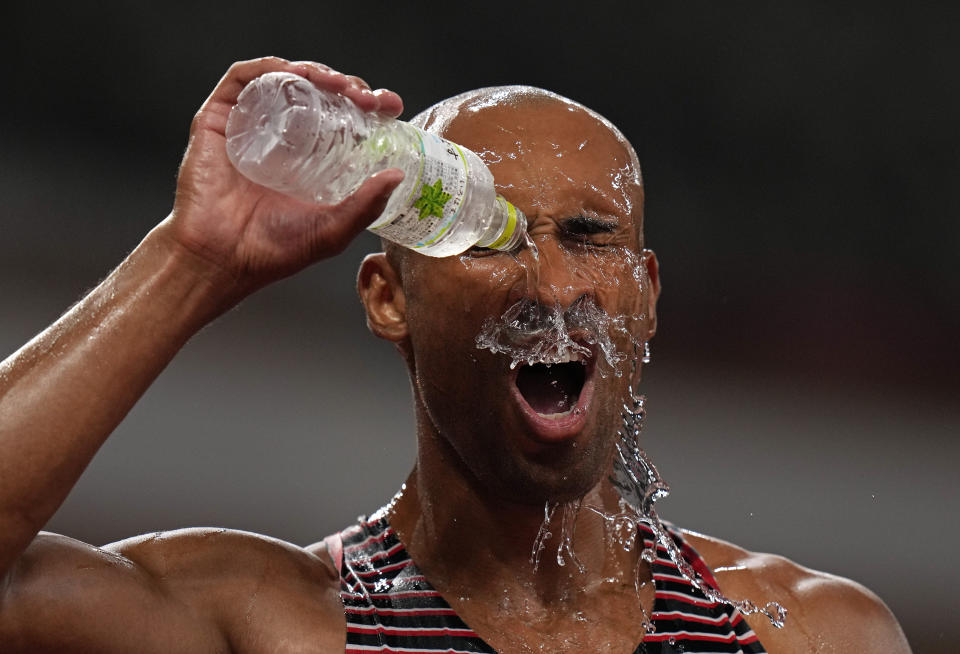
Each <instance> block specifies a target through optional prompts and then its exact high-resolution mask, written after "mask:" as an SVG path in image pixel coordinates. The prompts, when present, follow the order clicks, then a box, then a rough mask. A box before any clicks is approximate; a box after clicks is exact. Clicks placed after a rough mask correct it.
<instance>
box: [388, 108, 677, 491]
mask: <svg viewBox="0 0 960 654" xmlns="http://www.w3.org/2000/svg"><path fill="white" fill-rule="evenodd" d="M458 113H459V114H460V115H461V117H460V118H457V119H455V120H454V121H453V122H452V123H451V124H450V125H449V126H448V127H447V129H446V132H445V134H444V135H445V136H446V137H447V138H450V139H451V140H453V141H455V142H458V143H461V144H463V145H466V146H467V147H469V148H472V149H474V150H475V151H477V152H479V153H481V155H482V157H483V158H484V160H485V162H486V163H487V164H488V165H489V167H490V169H491V171H492V172H493V174H494V179H495V180H497V185H498V191H499V192H500V193H502V194H504V195H505V197H507V199H509V200H510V201H511V202H513V203H514V204H515V205H516V206H517V207H518V208H520V209H521V210H522V211H523V212H524V213H525V214H526V215H527V219H528V223H529V233H530V234H531V236H532V237H533V240H534V241H535V243H536V246H537V249H538V250H539V261H535V260H534V258H533V256H532V254H531V252H530V251H529V250H526V251H523V252H521V253H520V254H519V256H518V259H519V263H518V261H516V260H514V259H513V258H512V257H511V256H510V255H508V254H504V253H497V252H492V251H489V250H488V251H485V252H476V251H474V252H472V253H468V255H467V256H465V257H449V258H445V259H439V260H438V259H431V258H428V257H422V256H405V257H403V259H402V261H403V263H402V267H401V271H400V274H399V278H400V279H401V281H402V285H401V289H400V290H399V291H398V292H400V293H403V294H404V296H405V300H406V302H405V307H406V312H405V320H406V325H407V335H406V336H407V340H406V342H405V343H404V344H403V347H404V348H405V350H406V351H407V353H408V357H407V358H408V361H409V362H410V364H411V368H412V377H413V381H414V389H415V397H416V403H417V408H418V418H419V422H418V424H419V428H420V434H419V438H420V440H419V445H420V448H421V452H422V454H421V460H422V458H423V457H425V456H428V455H429V454H430V452H431V450H432V449H433V448H434V446H436V447H439V448H443V449H445V448H447V447H449V448H450V449H452V451H454V452H456V458H457V459H459V461H461V462H462V463H463V465H464V467H465V471H468V472H467V476H468V477H469V478H470V480H471V483H473V484H475V486H476V490H477V491H478V492H480V493H487V492H491V491H492V492H495V493H497V494H498V495H500V496H501V498H502V499H505V500H507V501H511V502H520V503H529V504H535V505H542V503H543V502H544V501H545V500H547V499H550V500H565V499H571V498H574V497H579V496H582V495H583V494H584V493H586V492H587V491H588V490H589V489H591V488H592V487H593V486H594V485H596V483H597V482H598V481H599V479H600V477H601V475H602V474H603V473H604V472H605V471H606V470H607V469H608V465H609V462H610V459H611V456H612V452H613V442H614V436H615V434H616V432H617V429H618V427H619V403H620V401H621V398H623V397H624V393H625V388H626V386H625V384H626V382H627V378H628V376H623V377H620V378H618V377H617V376H616V375H614V374H612V371H611V370H610V369H609V366H608V365H607V364H606V363H604V362H597V363H596V365H591V366H589V368H588V369H589V370H590V371H591V372H592V374H590V375H589V379H588V386H591V387H592V392H591V393H590V396H591V397H590V401H589V403H587V405H586V406H584V407H583V408H584V412H583V414H582V417H581V419H580V420H579V421H578V422H577V423H576V424H573V425H569V426H567V428H566V429H561V430H559V431H557V430H551V429H550V425H545V426H543V427H542V428H538V427H540V425H538V424H536V422H533V423H532V422H531V420H530V413H531V412H530V411H529V410H528V409H527V410H525V407H524V406H523V405H524V404H525V403H523V402H522V401H519V398H518V397H517V393H516V392H515V389H514V377H515V375H516V372H515V371H512V370H510V368H509V364H510V358H509V357H507V356H504V355H494V354H492V353H490V352H488V351H482V350H478V349H477V347H476V344H475V338H476V336H477V334H478V333H479V332H480V329H481V325H482V323H483V321H484V320H485V319H487V318H489V317H491V316H494V317H497V316H500V315H501V314H502V313H503V312H504V311H505V310H506V309H507V308H508V307H510V306H511V305H513V304H514V303H515V302H517V301H518V300H519V299H521V298H527V299H530V300H533V301H536V302H538V303H541V304H543V305H545V306H554V305H556V306H558V307H559V308H560V309H567V308H569V307H570V306H571V305H572V304H573V303H575V302H577V301H578V300H581V299H582V298H589V299H592V300H593V301H595V302H596V304H597V305H598V306H599V307H601V308H602V309H604V310H605V311H606V312H607V313H608V314H610V315H612V316H637V315H640V314H644V319H643V320H634V319H631V320H630V321H629V322H630V328H631V331H632V332H633V333H634V335H635V337H636V338H639V339H643V340H646V339H649V338H650V337H652V335H653V331H654V317H655V304H656V297H657V292H658V288H659V281H658V279H657V267H656V259H655V257H654V255H653V254H652V253H651V252H646V253H644V255H643V256H644V260H643V263H642V264H641V263H640V257H641V255H640V251H641V244H640V241H639V238H640V237H639V234H640V229H639V224H640V221H641V220H642V204H643V198H642V193H643V191H642V187H641V185H640V180H639V170H637V169H636V168H635V167H634V165H633V162H632V161H631V156H630V153H629V152H628V151H626V150H625V148H624V144H623V143H622V142H620V141H618V140H617V139H616V138H615V137H614V135H613V134H611V133H610V131H609V130H608V129H607V128H606V126H604V125H603V124H601V123H599V122H598V121H597V119H596V118H595V117H593V116H591V115H589V114H588V113H586V112H585V111H584V110H582V109H579V108H578V107H575V106H573V105H568V104H563V103H561V102H559V101H553V100H550V101H546V100H542V99H540V100H536V101H534V102H533V103H532V104H529V103H524V104H522V105H521V106H518V107H512V106H507V107H503V106H494V107H487V108H484V109H480V110H477V111H471V110H469V109H468V108H462V107H461V108H459V110H458ZM521 264H522V265H521ZM631 264H632V265H631ZM643 264H645V266H644V267H643V268H642V272H643V277H642V278H643V284H642V285H641V283H639V282H638V281H637V280H636V279H635V278H634V275H635V274H636V273H635V270H634V268H639V267H640V266H642V265H643ZM531 276H532V277H533V278H537V277H538V278H539V279H538V280H536V279H531ZM440 316H442V318H440V319H438V317H440ZM616 344H617V346H618V349H619V350H620V351H623V352H632V345H631V344H630V343H629V341H628V339H626V338H625V337H623V335H620V336H619V337H618V339H617V343H616ZM596 358H597V357H594V359H596ZM622 368H623V369H626V370H627V371H628V372H629V368H628V366H626V365H622ZM601 372H602V373H604V374H601ZM554 422H560V421H554Z"/></svg>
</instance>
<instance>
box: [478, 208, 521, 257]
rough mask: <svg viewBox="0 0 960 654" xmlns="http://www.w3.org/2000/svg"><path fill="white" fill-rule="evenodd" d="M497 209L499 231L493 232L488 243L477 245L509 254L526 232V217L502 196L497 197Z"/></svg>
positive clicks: (481, 242)
mask: <svg viewBox="0 0 960 654" xmlns="http://www.w3.org/2000/svg"><path fill="white" fill-rule="evenodd" d="M497 209H498V210H499V211H498V214H499V218H500V222H501V225H502V227H501V229H500V230H499V231H497V232H495V234H494V236H493V238H492V240H491V241H490V242H489V243H485V242H483V241H482V240H481V241H480V242H478V243H477V245H479V246H481V247H485V248H490V249H492V250H504V251H507V252H509V251H510V250H513V249H514V248H516V247H517V246H518V245H520V242H521V241H522V240H523V235H524V234H526V232H527V217H526V216H524V215H523V212H522V211H520V210H519V209H517V208H516V207H515V206H513V205H512V204H510V203H509V202H508V201H507V200H506V198H504V197H503V196H502V195H498V196H497Z"/></svg>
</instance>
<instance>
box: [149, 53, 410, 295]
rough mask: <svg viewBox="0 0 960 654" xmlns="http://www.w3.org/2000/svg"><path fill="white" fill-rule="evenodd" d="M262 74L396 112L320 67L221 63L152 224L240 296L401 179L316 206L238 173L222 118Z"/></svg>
mask: <svg viewBox="0 0 960 654" xmlns="http://www.w3.org/2000/svg"><path fill="white" fill-rule="evenodd" d="M271 71H285V72H291V73H295V74H297V75H301V76H303V77H305V78H306V79H308V80H310V81H311V82H313V84H315V85H316V86H317V87H318V88H321V89H326V90H330V91H335V92H338V93H341V94H343V95H344V96H346V97H348V98H350V99H351V100H352V101H353V102H354V104H356V105H357V106H358V107H359V108H361V109H363V110H364V111H370V112H380V113H382V114H385V115H389V116H393V117H396V116H398V115H399V114H400V112H401V111H402V110H403V103H402V101H401V100H400V97H399V96H398V95H397V94H396V93H393V92H392V91H387V90H384V89H380V90H377V91H371V90H370V87H369V86H367V84H366V82H364V81H363V80H361V79H360V78H358V77H353V76H348V75H343V74H342V73H338V72H336V71H334V70H331V69H330V68H328V67H327V66H324V65H322V64H317V63H312V62H289V61H286V60H284V59H279V58H276V57H267V58H263V59H254V60H251V61H244V62H239V63H235V64H234V65H233V66H231V67H230V69H229V70H228V71H227V73H226V75H224V77H223V79H221V80H220V83H219V84H217V87H216V88H215V89H214V90H213V93H212V94H211V95H210V97H209V98H207V100H206V102H204V103H203V106H202V107H200V110H199V111H198V112H197V114H196V116H195V117H194V119H193V123H192V125H191V128H190V140H189V144H188V146H187V151H186V154H185V155H184V158H183V162H182V164H181V166H180V174H179V178H178V181H177V195H176V200H175V202H174V208H173V212H172V213H171V215H170V217H169V218H168V219H167V220H166V221H165V222H164V224H163V225H161V227H160V229H161V231H163V232H165V234H166V235H167V236H168V237H170V238H172V239H173V240H174V241H175V243H176V244H177V245H179V246H183V247H185V248H187V249H188V250H189V251H190V252H191V253H192V254H194V255H196V256H197V257H199V259H200V260H201V261H202V262H204V263H206V264H209V265H211V266H212V267H214V269H215V270H214V272H215V273H218V274H222V273H226V274H227V275H228V276H229V278H230V279H232V280H233V282H234V284H235V285H236V288H235V289H234V291H236V292H239V294H240V295H241V296H242V295H246V294H248V293H250V292H252V291H254V290H256V289H257V288H260V287H261V286H264V285H265V284H268V283H270V282H272V281H275V280H277V279H280V278H282V277H286V276H288V275H291V274H293V273H295V272H297V271H299V270H301V269H303V268H305V267H306V266H308V265H310V264H311V263H314V262H316V261H319V260H321V259H325V258H327V257H330V256H333V255H335V254H338V253H339V252H341V251H343V249H344V248H346V246H347V245H348V244H349V243H350V241H351V240H353V238H354V237H355V236H356V235H357V234H359V233H360V232H361V231H362V230H363V229H364V228H366V227H367V225H369V224H370V223H371V222H373V220H374V219H376V218H377V217H378V216H379V215H380V213H381V212H382V211H383V209H384V207H385V206H386V203H387V200H388V199H389V197H390V193H391V192H392V191H393V189H394V188H396V186H397V185H398V184H399V183H400V181H401V180H402V179H403V173H402V172H401V171H399V170H397V169H390V170H385V171H382V172H381V173H378V174H377V175H374V176H373V177H371V178H370V179H368V180H367V181H366V182H365V183H364V184H363V185H362V186H361V187H360V188H359V189H358V190H357V191H356V192H355V193H353V194H352V195H351V196H350V197H348V198H346V199H345V200H343V201H342V202H340V203H339V204H336V205H319V204H309V203H305V202H301V201H299V200H295V199H293V198H290V197H287V196H285V195H282V194H280V193H277V192H276V191H273V190H270V189H267V188H265V187H262V186H260V185H258V184H256V183H254V182H251V181H250V180H248V179H247V178H246V177H244V176H243V175H241V174H240V173H239V172H238V171H237V170H236V169H235V168H234V167H233V165H232V164H231V163H230V161H229V159H228V158H227V154H226V147H225V144H226V137H225V136H224V131H225V129H226V125H227V118H228V116H229V114H230V110H231V109H232V108H233V106H234V105H235V104H236V101H237V97H238V96H239V95H240V92H241V91H242V90H243V88H244V87H245V86H246V85H247V83H249V82H250V81H252V80H253V79H255V78H257V77H259V76H260V75H262V74H264V73H267V72H271Z"/></svg>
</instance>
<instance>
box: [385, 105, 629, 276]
mask: <svg viewBox="0 0 960 654" xmlns="http://www.w3.org/2000/svg"><path fill="white" fill-rule="evenodd" d="M410 122H411V124H413V125H415V126H417V127H419V128H420V129H423V130H425V131H427V132H431V133H434V134H437V135H439V136H443V137H444V138H447V139H450V140H451V141H453V142H455V143H458V144H460V145H463V146H466V147H468V148H470V149H471V150H473V151H474V152H476V153H477V154H478V155H479V156H480V158H481V159H482V160H483V161H484V163H485V164H487V166H488V167H490V169H491V172H493V175H494V179H495V181H496V183H497V189H498V192H500V193H502V194H503V195H504V196H505V197H506V198H507V199H508V200H510V201H511V202H513V203H514V204H516V205H517V206H518V207H519V208H521V209H522V210H523V211H524V212H525V213H526V214H527V215H528V218H532V217H533V216H535V215H536V214H537V213H538V211H542V210H547V209H546V207H544V206H543V202H542V199H543V198H544V197H548V196H549V197H554V196H555V195H556V193H555V191H556V189H557V187H558V186H568V187H570V190H571V192H574V191H580V192H583V193H586V194H588V195H592V196H595V197H596V199H597V204H598V210H599V211H600V212H601V213H602V212H603V211H604V210H605V208H607V209H611V210H614V211H616V213H619V214H621V215H628V216H630V217H631V218H632V220H633V223H634V226H635V228H636V233H637V238H638V243H639V244H640V246H641V247H642V239H643V237H642V229H643V227H642V225H643V181H642V177H641V172H640V163H639V161H638V159H637V155H636V152H635V151H634V149H633V147H632V146H631V145H630V143H629V141H627V139H626V137H624V135H623V134H622V133H621V132H620V130H619V129H617V128H616V126H614V125H613V123H611V122H610V121H609V120H607V119H606V118H604V117H603V116H601V115H600V114H598V113H597V112H595V111H593V110H592V109H589V108H587V107H585V106H583V105H582V104H580V103H578V102H574V101H573V100H570V99H568V98H565V97H563V96H561V95H558V94H556V93H552V92H550V91H546V90H544V89H540V88H536V87H532V86H496V87H487V88H482V89H476V90H473V91H467V92H465V93H461V94H460V95H456V96H454V97H451V98H448V99H446V100H442V101H441V102H438V103H437V104H435V105H433V106H432V107H429V108H428V109H426V110H424V111H422V112H421V113H419V114H417V115H416V116H415V117H414V118H413V119H412V120H411V121H410ZM507 164H512V165H507ZM508 169H509V172H506V171H507V170H508ZM385 249H386V250H387V252H388V253H389V254H391V259H394V260H397V259H398V257H399V255H400V254H401V253H400V250H403V248H396V247H393V246H392V245H388V244H385Z"/></svg>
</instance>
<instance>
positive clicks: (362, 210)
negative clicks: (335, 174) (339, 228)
mask: <svg viewBox="0 0 960 654" xmlns="http://www.w3.org/2000/svg"><path fill="white" fill-rule="evenodd" d="M403 177H404V174H403V171H402V170H400V169H399V168H388V169H386V170H382V171H380V172H379V173H377V174H376V175H373V176H371V177H370V178H369V179H368V180H367V181H365V182H364V183H363V184H362V185H361V186H360V188H358V189H357V190H356V191H355V192H354V193H352V194H351V195H350V196H349V197H347V198H346V199H344V200H343V202H341V203H340V204H339V205H338V206H337V212H338V213H340V214H341V216H342V219H343V221H344V230H345V231H348V232H349V238H350V239H353V237H354V236H356V235H357V234H359V233H360V232H362V231H363V230H364V229H366V228H367V227H368V226H369V225H370V223H372V222H373V221H374V220H376V219H377V218H379V217H380V215H381V214H382V213H383V210H384V209H385V208H386V206H387V202H388V201H389V200H390V195H391V194H392V193H393V191H394V190H395V189H396V188H397V186H398V185H399V184H400V182H402V181H403Z"/></svg>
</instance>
